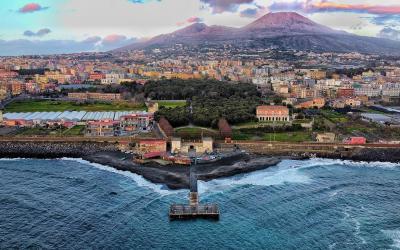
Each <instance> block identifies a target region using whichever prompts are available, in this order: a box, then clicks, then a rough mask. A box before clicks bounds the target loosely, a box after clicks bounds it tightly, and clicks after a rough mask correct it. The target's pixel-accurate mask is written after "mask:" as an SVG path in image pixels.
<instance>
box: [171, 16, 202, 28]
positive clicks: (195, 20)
mask: <svg viewBox="0 0 400 250" xmlns="http://www.w3.org/2000/svg"><path fill="white" fill-rule="evenodd" d="M201 22H203V18H200V17H197V16H192V17H189V18H188V19H186V20H185V21H183V22H177V23H176V25H177V26H183V25H186V24H192V23H201Z"/></svg>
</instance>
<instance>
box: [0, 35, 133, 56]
mask: <svg viewBox="0 0 400 250" xmlns="http://www.w3.org/2000/svg"><path fill="white" fill-rule="evenodd" d="M137 41H138V40H137V39H136V38H127V37H125V36H123V35H109V36H106V37H104V38H101V37H99V36H91V37H88V38H86V39H84V40H81V41H76V40H28V39H17V40H0V56H18V55H49V54H69V53H80V52H100V51H109V50H113V49H117V48H120V47H123V46H127V45H130V44H132V43H135V42H137Z"/></svg>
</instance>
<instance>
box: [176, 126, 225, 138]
mask: <svg viewBox="0 0 400 250" xmlns="http://www.w3.org/2000/svg"><path fill="white" fill-rule="evenodd" d="M175 134H176V136H179V137H182V138H187V139H189V138H191V139H194V138H197V139H199V138H201V137H202V136H212V137H215V136H218V131H216V130H213V129H209V128H201V127H183V128H177V129H176V130H175Z"/></svg>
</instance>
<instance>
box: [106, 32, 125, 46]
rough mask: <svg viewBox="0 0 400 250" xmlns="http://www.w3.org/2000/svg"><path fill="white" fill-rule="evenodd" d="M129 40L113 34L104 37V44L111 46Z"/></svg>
mask: <svg viewBox="0 0 400 250" xmlns="http://www.w3.org/2000/svg"><path fill="white" fill-rule="evenodd" d="M126 39H127V38H126V36H124V35H117V34H112V35H108V36H106V37H104V39H103V43H107V44H111V43H118V42H122V41H125V40H126Z"/></svg>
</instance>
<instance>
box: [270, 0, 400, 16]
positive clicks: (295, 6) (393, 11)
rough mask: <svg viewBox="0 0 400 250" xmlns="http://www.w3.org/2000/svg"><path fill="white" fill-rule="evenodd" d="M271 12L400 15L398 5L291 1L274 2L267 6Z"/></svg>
mask: <svg viewBox="0 0 400 250" xmlns="http://www.w3.org/2000/svg"><path fill="white" fill-rule="evenodd" d="M269 9H270V10H271V11H301V12H305V13H318V12H356V13H367V14H375V15H397V14H400V5H371V4H344V3H335V2H330V1H325V0H322V1H318V2H315V1H312V0H304V1H291V2H274V3H273V4H271V5H270V6H269Z"/></svg>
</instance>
